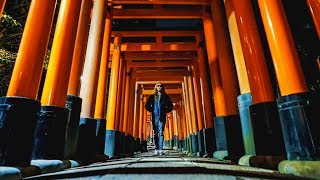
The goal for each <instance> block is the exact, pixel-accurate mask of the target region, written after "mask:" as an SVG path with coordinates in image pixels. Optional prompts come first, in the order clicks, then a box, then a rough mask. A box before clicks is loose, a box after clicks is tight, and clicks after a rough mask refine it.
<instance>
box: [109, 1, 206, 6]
mask: <svg viewBox="0 0 320 180" xmlns="http://www.w3.org/2000/svg"><path fill="white" fill-rule="evenodd" d="M109 2H110V3H112V4H181V5H209V4H210V1H209V0H109Z"/></svg>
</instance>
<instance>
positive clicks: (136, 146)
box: [134, 138, 140, 152]
mask: <svg viewBox="0 0 320 180" xmlns="http://www.w3.org/2000/svg"><path fill="white" fill-rule="evenodd" d="M134 141H135V146H134V152H139V151H140V138H136V139H135V140H134Z"/></svg>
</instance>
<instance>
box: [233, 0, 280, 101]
mask: <svg viewBox="0 0 320 180" xmlns="http://www.w3.org/2000/svg"><path fill="white" fill-rule="evenodd" d="M232 4H233V7H234V10H235V15H236V19H237V24H238V28H239V33H240V40H241V45H242V47H243V48H242V50H243V54H244V58H245V62H246V67H247V71H248V78H249V83H250V89H251V95H252V101H253V104H258V103H263V102H272V101H274V95H273V93H272V85H271V81H270V77H269V73H268V69H267V65H266V60H265V57H264V54H263V48H262V43H261V40H260V37H259V32H258V27H257V24H256V22H255V16H254V13H253V9H252V6H251V2H250V0H243V1H237V0H232ZM248 27H250V28H248Z"/></svg>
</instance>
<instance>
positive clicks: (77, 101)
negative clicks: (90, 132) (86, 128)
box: [64, 95, 82, 159]
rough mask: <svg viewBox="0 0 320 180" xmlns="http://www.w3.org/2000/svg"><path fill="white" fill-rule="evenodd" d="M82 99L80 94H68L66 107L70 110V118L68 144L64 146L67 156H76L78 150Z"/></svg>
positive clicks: (68, 157) (67, 133)
mask: <svg viewBox="0 0 320 180" xmlns="http://www.w3.org/2000/svg"><path fill="white" fill-rule="evenodd" d="M81 103H82V99H81V98H80V97H78V96H72V95H68V96H67V101H66V108H68V109H69V110H70V118H69V121H68V124H67V132H66V144H65V148H64V153H65V158H66V159H72V158H74V156H75V154H76V151H77V142H78V133H79V122H80V112H81Z"/></svg>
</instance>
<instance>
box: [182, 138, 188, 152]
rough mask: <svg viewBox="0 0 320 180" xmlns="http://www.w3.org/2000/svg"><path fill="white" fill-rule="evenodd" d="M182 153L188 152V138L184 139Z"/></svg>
mask: <svg viewBox="0 0 320 180" xmlns="http://www.w3.org/2000/svg"><path fill="white" fill-rule="evenodd" d="M182 151H187V138H184V139H182Z"/></svg>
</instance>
